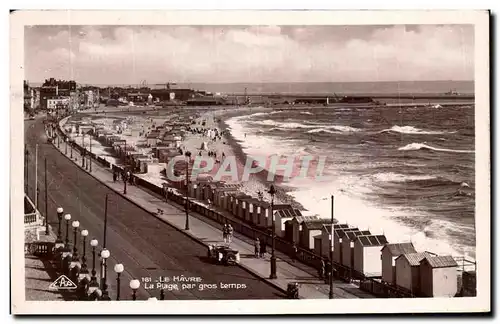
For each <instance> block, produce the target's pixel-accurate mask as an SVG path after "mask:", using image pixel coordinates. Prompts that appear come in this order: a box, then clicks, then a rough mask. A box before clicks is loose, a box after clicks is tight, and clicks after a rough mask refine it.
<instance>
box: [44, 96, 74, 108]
mask: <svg viewBox="0 0 500 324" xmlns="http://www.w3.org/2000/svg"><path fill="white" fill-rule="evenodd" d="M69 103H70V98H69V97H59V98H51V99H47V109H49V110H55V109H68V107H69Z"/></svg>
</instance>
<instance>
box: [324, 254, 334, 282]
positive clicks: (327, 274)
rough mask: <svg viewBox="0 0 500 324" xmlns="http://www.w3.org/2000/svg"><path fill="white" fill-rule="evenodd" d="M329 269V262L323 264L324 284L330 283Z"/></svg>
mask: <svg viewBox="0 0 500 324" xmlns="http://www.w3.org/2000/svg"><path fill="white" fill-rule="evenodd" d="M330 269H331V267H330V260H326V262H325V283H329V282H330V276H331V275H332V274H331V271H330Z"/></svg>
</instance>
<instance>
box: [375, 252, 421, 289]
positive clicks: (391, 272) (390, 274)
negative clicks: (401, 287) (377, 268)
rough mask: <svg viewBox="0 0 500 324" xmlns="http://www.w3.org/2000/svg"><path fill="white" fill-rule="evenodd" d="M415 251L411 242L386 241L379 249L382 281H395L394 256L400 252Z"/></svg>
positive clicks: (391, 283)
mask: <svg viewBox="0 0 500 324" xmlns="http://www.w3.org/2000/svg"><path fill="white" fill-rule="evenodd" d="M409 253H417V250H415V247H414V246H413V243H387V244H386V245H384V247H383V248H382V250H381V255H382V256H381V257H382V281H383V282H386V283H388V284H390V285H393V284H395V283H396V258H397V257H399V256H400V255H401V254H409Z"/></svg>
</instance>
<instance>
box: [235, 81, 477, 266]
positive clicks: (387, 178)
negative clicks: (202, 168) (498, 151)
mask: <svg viewBox="0 0 500 324" xmlns="http://www.w3.org/2000/svg"><path fill="white" fill-rule="evenodd" d="M414 84H415V85H416V86H415V87H414V88H409V87H408V84H406V85H405V86H406V87H407V88H406V89H405V90H406V91H405V93H415V94H417V93H429V92H432V93H437V92H440V90H443V92H444V91H447V90H445V89H448V90H450V89H453V88H455V89H456V88H457V85H455V87H454V84H452V83H448V84H444V85H443V89H436V85H435V84H425V83H423V84H422V83H418V82H417V83H414ZM357 87H358V88H357V89H358V92H363V93H398V92H400V90H401V87H400V85H398V84H393V87H392V88H391V87H390V86H388V85H387V83H384V84H383V85H382V87H381V88H379V89H377V84H376V83H365V89H363V86H362V85H359V84H358V85H357ZM460 87H461V92H462V93H474V88H473V83H469V84H468V85H464V84H463V83H462V84H460ZM426 90H427V91H426ZM457 91H458V90H457ZM459 92H460V91H459ZM400 93H401V92H400ZM474 116H475V114H474V105H469V106H458V105H457V106H453V105H452V106H445V107H444V108H443V107H440V106H437V107H436V106H432V105H431V106H429V107H415V106H401V107H400V106H398V105H394V106H385V107H364V108H363V107H356V106H353V105H345V106H335V107H324V106H304V107H300V108H297V109H294V110H279V109H276V110H274V111H268V112H258V113H250V114H248V115H244V116H237V117H233V118H231V119H229V120H227V121H226V123H227V124H228V126H229V127H230V129H231V134H232V136H233V137H234V138H235V139H236V140H237V141H239V142H240V145H241V146H242V149H243V151H244V152H245V153H246V154H247V155H249V156H265V155H273V154H279V155H285V156H287V155H288V156H294V155H297V154H309V155H312V156H315V157H322V158H324V159H325V161H326V163H325V167H324V169H323V175H324V179H322V180H321V181H319V180H318V179H315V178H311V177H306V178H292V179H290V180H289V181H288V182H287V183H286V186H287V188H289V189H290V190H291V191H290V192H289V194H290V195H291V196H293V197H294V199H295V200H296V201H297V202H299V203H300V204H302V206H304V207H305V208H306V209H307V210H308V211H310V212H312V213H314V214H318V215H319V216H320V217H324V218H329V217H330V213H331V201H330V197H331V195H334V197H335V204H334V206H335V207H334V215H335V218H336V219H337V220H338V221H339V222H341V223H348V224H349V225H353V226H356V227H358V228H360V229H368V230H370V231H371V232H372V233H373V234H384V235H385V236H386V237H387V239H388V240H389V241H390V242H394V243H397V242H412V243H413V244H414V245H415V247H416V249H417V251H430V252H433V253H437V254H451V255H453V256H466V257H469V258H472V259H474V258H475V246H476V240H475V237H476V235H475V217H474V210H475V169H474V163H475V159H474V158H475V148H474V145H475V138H474V134H475V131H474Z"/></svg>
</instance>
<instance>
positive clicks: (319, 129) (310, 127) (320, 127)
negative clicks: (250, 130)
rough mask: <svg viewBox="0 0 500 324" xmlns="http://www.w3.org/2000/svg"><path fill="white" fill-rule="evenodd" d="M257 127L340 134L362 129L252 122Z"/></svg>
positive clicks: (340, 126) (294, 123) (269, 120)
mask: <svg viewBox="0 0 500 324" xmlns="http://www.w3.org/2000/svg"><path fill="white" fill-rule="evenodd" d="M252 124H255V125H264V126H273V127H274V128H283V129H301V128H303V129H313V130H312V131H308V133H318V132H321V131H331V130H335V131H339V132H347V133H350V132H359V131H361V129H359V128H355V127H351V126H344V125H326V124H315V125H307V124H302V123H296V122H279V121H275V120H271V119H266V120H261V121H256V122H252ZM315 129H316V130H315Z"/></svg>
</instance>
